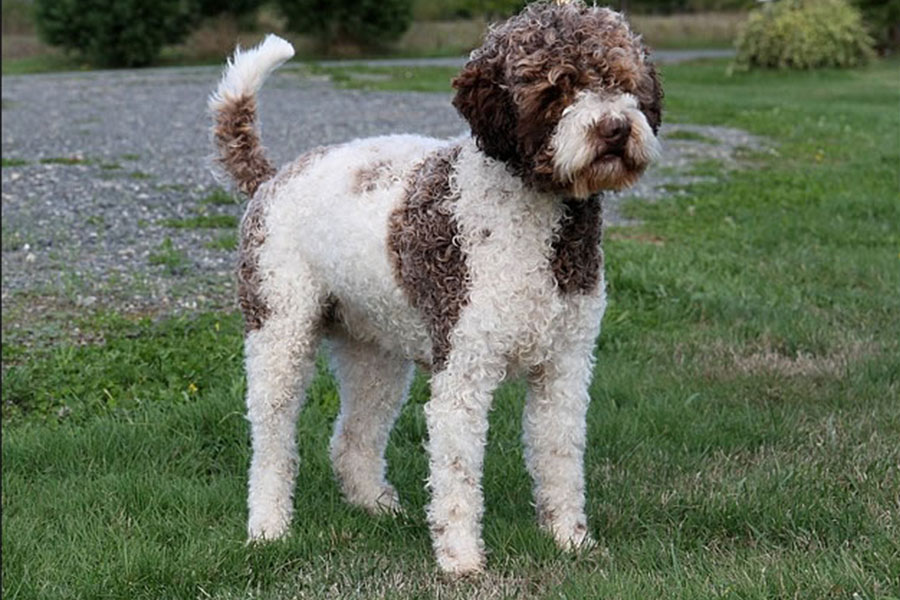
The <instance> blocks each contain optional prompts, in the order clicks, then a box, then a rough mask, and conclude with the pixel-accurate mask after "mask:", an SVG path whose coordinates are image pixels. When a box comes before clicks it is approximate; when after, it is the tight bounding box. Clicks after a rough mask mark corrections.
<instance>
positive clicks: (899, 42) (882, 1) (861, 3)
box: [853, 0, 900, 50]
mask: <svg viewBox="0 0 900 600" xmlns="http://www.w3.org/2000/svg"><path fill="white" fill-rule="evenodd" d="M853 3H854V4H855V5H856V6H858V7H859V9H860V10H861V11H862V14H863V19H864V20H865V22H866V25H867V26H868V27H869V31H870V32H872V35H873V36H874V37H875V43H876V44H877V45H878V47H879V48H881V49H882V50H887V49H888V48H900V0H854V2H853Z"/></svg>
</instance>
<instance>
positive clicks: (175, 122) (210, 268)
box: [2, 66, 760, 331]
mask: <svg viewBox="0 0 900 600" xmlns="http://www.w3.org/2000/svg"><path fill="white" fill-rule="evenodd" d="M219 73H220V69H219V68H218V67H197V68H179V69H151V70H142V71H108V72H90V73H62V74H52V75H29V76H15V77H3V80H2V84H3V128H2V155H3V162H4V166H3V169H2V179H3V188H2V218H3V243H2V267H3V271H2V273H3V274H2V299H3V328H4V331H8V330H10V329H11V328H12V329H16V328H19V327H25V326H26V325H23V323H25V324H27V323H30V322H32V323H33V322H34V319H33V318H29V317H35V316H36V317H40V315H41V312H42V311H45V310H47V309H48V307H51V306H52V307H55V308H59V307H69V309H70V310H71V309H75V310H76V311H80V310H83V309H84V308H85V307H109V308H112V309H115V310H116V311H119V312H128V311H136V310H139V311H150V312H154V313H156V312H160V311H162V312H169V311H172V310H182V309H196V308H202V309H207V308H222V307H232V306H234V301H233V298H234V286H233V282H232V273H231V270H232V263H233V260H234V255H233V251H231V250H228V249H227V244H228V239H227V238H228V237H229V236H233V234H234V229H233V228H226V229H195V228H176V227H173V226H172V223H173V221H172V220H183V219H187V218H191V217H196V216H198V215H212V216H214V215H231V216H232V217H239V216H240V214H241V211H242V206H240V205H239V204H222V203H211V202H208V201H204V199H205V198H207V196H208V195H209V194H210V193H211V192H212V191H214V190H216V189H218V188H219V183H217V181H216V179H215V177H214V176H213V174H212V172H211V170H210V167H209V160H208V157H209V154H210V152H211V148H210V145H209V137H208V129H207V128H208V117H207V115H206V112H205V101H206V97H207V95H208V94H209V92H210V90H211V89H212V88H213V87H214V85H215V83H216V82H217V79H218V77H219ZM306 73H307V72H306V71H304V70H302V69H300V68H298V67H296V66H287V67H286V68H283V69H282V70H280V71H279V72H277V73H276V74H275V75H273V76H272V78H271V79H270V80H269V81H268V82H267V83H266V86H265V87H264V89H263V91H262V93H261V107H262V108H261V115H262V122H263V140H264V142H265V144H266V146H267V147H268V148H269V150H270V156H271V157H272V158H273V159H274V161H275V162H276V163H281V162H284V161H287V160H289V159H291V158H292V157H294V156H296V155H297V154H298V153H300V152H301V151H303V150H305V149H308V148H311V147H313V146H317V145H321V144H328V143H333V142H341V141H345V140H348V139H352V138H354V137H361V136H370V135H378V134H386V133H396V132H419V133H425V134H429V135H433V136H441V137H446V136H454V135H458V134H459V133H461V132H463V131H464V130H465V126H464V123H463V122H462V121H461V120H460V118H459V117H458V116H457V115H456V113H455V111H454V110H453V108H452V107H451V105H450V102H449V99H450V96H449V95H448V94H423V93H387V92H384V93H382V92H361V91H346V90H337V89H335V88H334V87H333V86H332V85H331V83H330V82H329V81H327V80H325V79H322V78H315V77H311V76H309V75H308V74H306ZM673 131H677V133H675V134H674V136H673ZM685 132H693V133H685ZM664 134H666V135H668V136H669V137H668V141H665V143H664V147H665V149H666V151H665V156H664V157H663V160H662V161H661V162H660V163H659V164H658V165H657V166H656V167H654V168H653V170H652V171H651V172H649V173H648V175H647V176H646V177H645V178H644V180H643V181H642V182H641V184H639V185H638V186H637V187H636V188H635V189H634V190H631V191H630V192H628V194H631V195H637V196H640V197H642V198H646V199H648V200H655V199H658V198H660V197H662V196H663V195H664V194H665V190H671V189H672V184H684V183H690V182H691V181H693V180H695V179H697V176H696V175H691V169H692V165H693V164H694V163H695V162H696V161H698V160H707V159H718V160H720V161H723V162H725V163H728V162H732V161H733V160H734V159H733V157H734V154H735V150H736V149H738V148H741V147H749V148H757V147H759V145H760V144H759V140H756V139H754V138H752V137H751V136H749V135H747V134H746V133H744V132H741V131H737V130H731V129H723V128H712V127H697V126H690V127H688V126H671V125H667V126H666V128H665V129H664ZM689 137H690V138H693V139H686V138H689ZM20 162H24V164H18V163H20ZM70 163H71V164H70ZM617 204H618V199H613V201H611V202H609V203H608V204H607V221H608V222H613V223H621V218H620V217H619V215H618V212H617V210H616V206H617ZM166 240H170V241H168V242H167V241H166ZM223 248H225V249H223ZM158 263H163V264H158Z"/></svg>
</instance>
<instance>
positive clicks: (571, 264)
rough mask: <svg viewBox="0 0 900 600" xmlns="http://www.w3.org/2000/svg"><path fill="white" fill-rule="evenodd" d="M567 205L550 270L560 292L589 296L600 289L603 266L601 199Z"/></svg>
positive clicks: (590, 199)
mask: <svg viewBox="0 0 900 600" xmlns="http://www.w3.org/2000/svg"><path fill="white" fill-rule="evenodd" d="M563 206H564V207H565V213H564V214H563V217H562V220H561V221H560V227H559V231H558V233H557V235H556V237H555V238H554V240H553V258H552V259H551V260H550V267H551V268H552V270H553V277H554V278H555V279H556V284H557V286H558V288H559V291H560V292H562V293H563V294H575V293H581V294H588V293H591V292H593V291H594V290H595V289H596V287H597V284H598V283H599V281H600V269H601V267H602V265H603V251H602V250H601V249H600V241H601V239H600V238H601V226H602V224H603V218H602V211H601V206H600V199H599V198H597V197H594V198H588V199H587V200H573V199H567V200H565V201H564V202H563Z"/></svg>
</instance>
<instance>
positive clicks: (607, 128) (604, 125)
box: [596, 119, 631, 153]
mask: <svg viewBox="0 0 900 600" xmlns="http://www.w3.org/2000/svg"><path fill="white" fill-rule="evenodd" d="M596 131H597V136H598V137H599V138H600V139H601V140H603V144H604V145H605V146H606V151H607V152H608V153H615V152H618V151H621V150H622V149H623V148H625V142H627V141H628V136H630V135H631V123H630V122H629V121H628V119H604V120H603V121H600V123H598V124H597V129H596Z"/></svg>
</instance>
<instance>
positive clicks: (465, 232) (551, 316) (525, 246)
mask: <svg viewBox="0 0 900 600" xmlns="http://www.w3.org/2000/svg"><path fill="white" fill-rule="evenodd" d="M491 192H492V193H491V194H490V197H489V200H488V201H485V200H484V198H481V201H479V197H478V195H477V193H478V191H477V190H476V191H475V193H471V194H470V190H466V189H463V190H462V191H461V193H460V198H459V201H458V203H457V206H456V219H457V223H458V227H459V229H460V235H459V241H460V245H461V247H462V251H463V254H464V255H465V262H466V268H467V272H468V280H469V291H468V299H467V307H466V309H465V310H464V311H463V314H462V315H461V318H460V322H459V325H458V326H459V329H460V333H461V334H463V335H464V336H466V337H467V336H468V335H471V336H474V337H481V338H483V339H487V340H489V341H490V344H491V346H492V347H494V348H495V349H496V350H497V351H499V352H502V353H503V354H504V355H506V356H507V357H509V358H510V359H511V361H512V362H514V363H519V364H522V365H533V364H538V363H540V362H543V361H544V360H545V359H546V358H547V357H548V355H549V354H551V353H552V352H553V348H554V346H555V345H557V344H558V342H559V338H560V335H561V334H562V332H563V331H564V329H565V327H566V326H567V325H566V324H567V323H569V322H571V321H572V318H573V315H572V313H573V312H575V311H577V306H578V303H577V302H573V301H572V297H573V296H575V295H583V294H584V293H586V292H590V291H591V289H592V288H591V287H590V286H589V285H588V284H592V283H593V284H595V283H596V282H597V281H598V280H599V278H600V276H601V274H600V270H599V269H600V266H599V264H597V265H590V266H587V265H584V264H580V263H579V264H578V265H577V267H573V265H574V264H575V263H578V262H579V259H580V258H581V257H580V256H577V254H578V252H577V251H576V250H578V249H580V248H581V247H582V246H583V245H585V244H586V245H587V246H588V247H591V246H592V245H594V244H598V243H599V239H598V238H596V239H587V240H581V239H579V240H576V241H575V243H574V244H573V243H572V240H561V237H560V233H561V229H563V230H567V229H571V228H570V227H566V224H567V223H568V221H567V220H570V218H571V217H570V215H568V209H569V207H568V206H567V205H566V204H564V203H563V202H560V200H559V199H558V198H553V197H549V196H546V195H542V194H536V193H533V192H529V191H527V190H522V189H511V190H510V189H504V188H502V187H500V188H494V189H493V190H491ZM598 227H599V224H598ZM561 242H562V245H561ZM596 250H597V251H598V252H599V245H596ZM581 262H583V261H581ZM586 269H590V270H591V271H592V274H591V275H590V276H589V277H585V276H584V275H586V273H587V270H586ZM573 274H574V275H573ZM579 276H580V279H581V280H580V281H575V279H579ZM592 278H593V281H589V280H590V279H592ZM579 286H581V287H580V288H579Z"/></svg>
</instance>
